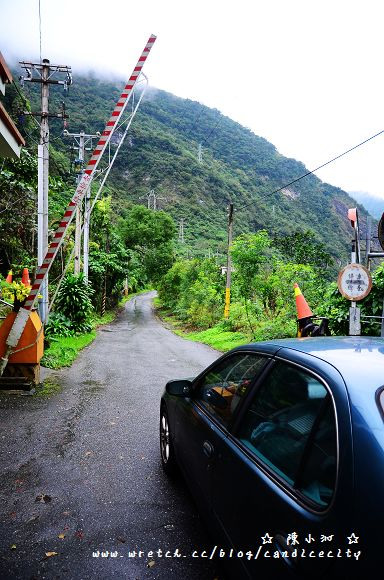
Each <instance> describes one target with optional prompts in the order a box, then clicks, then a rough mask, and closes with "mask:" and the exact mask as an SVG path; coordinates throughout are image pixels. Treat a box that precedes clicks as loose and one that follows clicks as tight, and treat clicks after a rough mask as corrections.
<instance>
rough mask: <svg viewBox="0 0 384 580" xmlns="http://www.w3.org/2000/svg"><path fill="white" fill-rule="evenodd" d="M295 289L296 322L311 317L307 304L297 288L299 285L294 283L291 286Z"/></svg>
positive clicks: (311, 313)
mask: <svg viewBox="0 0 384 580" xmlns="http://www.w3.org/2000/svg"><path fill="white" fill-rule="evenodd" d="M293 287H294V289H295V299H296V310H297V320H301V319H302V318H309V317H310V316H313V312H312V310H311V309H310V308H309V306H308V302H307V301H306V299H305V298H304V296H303V295H302V293H301V290H300V288H299V285H298V284H296V282H295V283H294V285H293Z"/></svg>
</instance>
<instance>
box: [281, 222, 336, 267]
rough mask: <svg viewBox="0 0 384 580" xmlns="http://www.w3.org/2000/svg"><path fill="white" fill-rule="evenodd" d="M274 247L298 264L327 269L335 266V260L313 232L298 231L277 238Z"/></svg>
mask: <svg viewBox="0 0 384 580" xmlns="http://www.w3.org/2000/svg"><path fill="white" fill-rule="evenodd" d="M273 245H274V246H275V247H276V248H278V249H279V250H280V251H281V253H282V254H283V255H284V256H285V257H286V258H288V259H289V261H290V262H295V263H296V264H310V265H311V266H314V267H315V268H319V269H322V270H324V269H326V268H329V267H330V266H332V265H333V264H334V259H333V257H332V256H331V254H330V253H329V252H327V250H326V248H325V245H324V244H323V243H322V242H319V241H318V240H317V239H316V235H315V233H314V232H312V231H311V230H306V231H303V232H301V231H296V232H295V233H293V234H289V235H286V236H284V237H277V236H276V237H275V238H274V239H273Z"/></svg>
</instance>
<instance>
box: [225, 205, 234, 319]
mask: <svg viewBox="0 0 384 580" xmlns="http://www.w3.org/2000/svg"><path fill="white" fill-rule="evenodd" d="M232 230H233V203H230V204H229V213H228V248H227V283H226V286H225V306H224V318H229V307H230V304H231V270H232V259H231V246H232Z"/></svg>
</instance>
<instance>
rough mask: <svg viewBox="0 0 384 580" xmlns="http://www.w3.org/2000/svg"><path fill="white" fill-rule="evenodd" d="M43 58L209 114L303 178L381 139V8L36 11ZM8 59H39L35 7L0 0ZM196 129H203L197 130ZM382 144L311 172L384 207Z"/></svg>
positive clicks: (281, 5)
mask: <svg viewBox="0 0 384 580" xmlns="http://www.w3.org/2000/svg"><path fill="white" fill-rule="evenodd" d="M40 8H41V43H42V58H48V59H49V60H50V61H51V63H52V64H65V65H70V66H72V71H73V77H74V82H76V72H79V73H80V72H83V71H84V70H87V69H92V70H94V71H96V72H97V73H99V74H102V75H103V76H105V77H107V78H108V76H109V75H111V74H114V75H116V74H118V75H119V76H121V77H122V78H124V79H126V78H127V77H128V76H129V74H130V73H131V70H132V67H133V66H134V64H135V62H136V60H137V57H138V56H139V54H140V53H141V51H142V49H143V47H144V45H145V43H146V41H147V38H148V37H149V35H150V34H151V33H153V34H156V35H157V37H158V38H157V41H156V43H155V45H154V47H153V49H152V52H151V54H150V56H149V58H148V61H147V63H146V65H145V68H144V72H145V73H146V74H147V75H148V76H149V80H150V84H151V85H152V86H155V87H158V88H161V89H165V90H167V91H170V92H172V93H174V94H175V95H178V96H180V97H186V98H190V99H194V100H197V101H200V102H202V103H204V104H205V105H208V106H210V107H215V108H217V109H219V110H220V111H221V112H223V113H224V114H225V115H228V116H229V117H231V118H232V119H234V120H236V121H238V122H240V123H241V124H242V125H245V126H246V127H249V128H250V129H251V130H252V131H254V133H256V134H257V135H260V136H262V137H265V138H266V139H268V140H269V141H271V142H272V143H273V144H274V145H275V146H276V147H277V149H278V150H279V151H280V153H282V154H283V155H286V156H288V157H294V158H295V159H298V160H300V161H302V162H303V163H305V165H306V166H307V167H308V169H313V168H315V167H317V166H318V165H320V164H322V163H324V162H325V161H327V160H328V159H330V158H332V157H334V156H336V155H338V154H339V153H342V152H343V151H344V150H346V149H349V148H350V147H352V146H354V145H355V144H357V143H359V142H360V141H363V140H365V139H367V138H368V137H370V136H371V135H373V134H375V133H377V132H379V131H381V130H383V129H384V113H383V109H384V70H383V68H384V65H383V52H384V51H383V46H382V45H383V44H384V33H383V21H384V20H383V17H384V3H383V2H382V0H364V1H363V0H358V1H356V0H321V1H320V0H231V1H229V0H193V1H187V0H184V1H183V0H178V1H176V0H147V1H146V0H140V1H135V2H131V1H129V0H125V1H123V0H109V1H105V0H104V1H101V0H92V1H91V0H40ZM0 18H1V22H2V32H1V41H2V45H1V50H2V52H3V54H4V57H5V58H6V59H7V60H12V59H14V58H16V59H17V60H32V59H39V57H40V34H39V0H0ZM201 122H202V123H204V119H202V120H201ZM234 146H235V144H234ZM383 161H384V134H383V135H381V136H379V137H377V138H376V139H375V140H373V141H371V142H370V143H368V144H366V145H364V146H363V147H361V148H359V149H358V150H356V151H354V152H353V153H351V154H350V155H348V156H347V157H346V158H344V159H342V160H339V161H337V162H335V163H334V164H333V165H331V166H329V167H328V168H325V169H323V170H321V171H319V172H318V173H317V175H318V177H320V178H321V179H322V180H324V181H327V182H328V183H331V184H332V185H336V186H339V187H342V188H343V189H346V190H347V191H354V190H361V191H367V192H369V193H371V194H374V195H377V196H380V197H383V198H384V171H383V165H384V164H383Z"/></svg>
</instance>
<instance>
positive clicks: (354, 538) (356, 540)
mask: <svg viewBox="0 0 384 580" xmlns="http://www.w3.org/2000/svg"><path fill="white" fill-rule="evenodd" d="M347 538H348V543H349V544H358V543H359V536H356V534H355V533H354V532H352V534H351V535H350V536H347Z"/></svg>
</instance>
